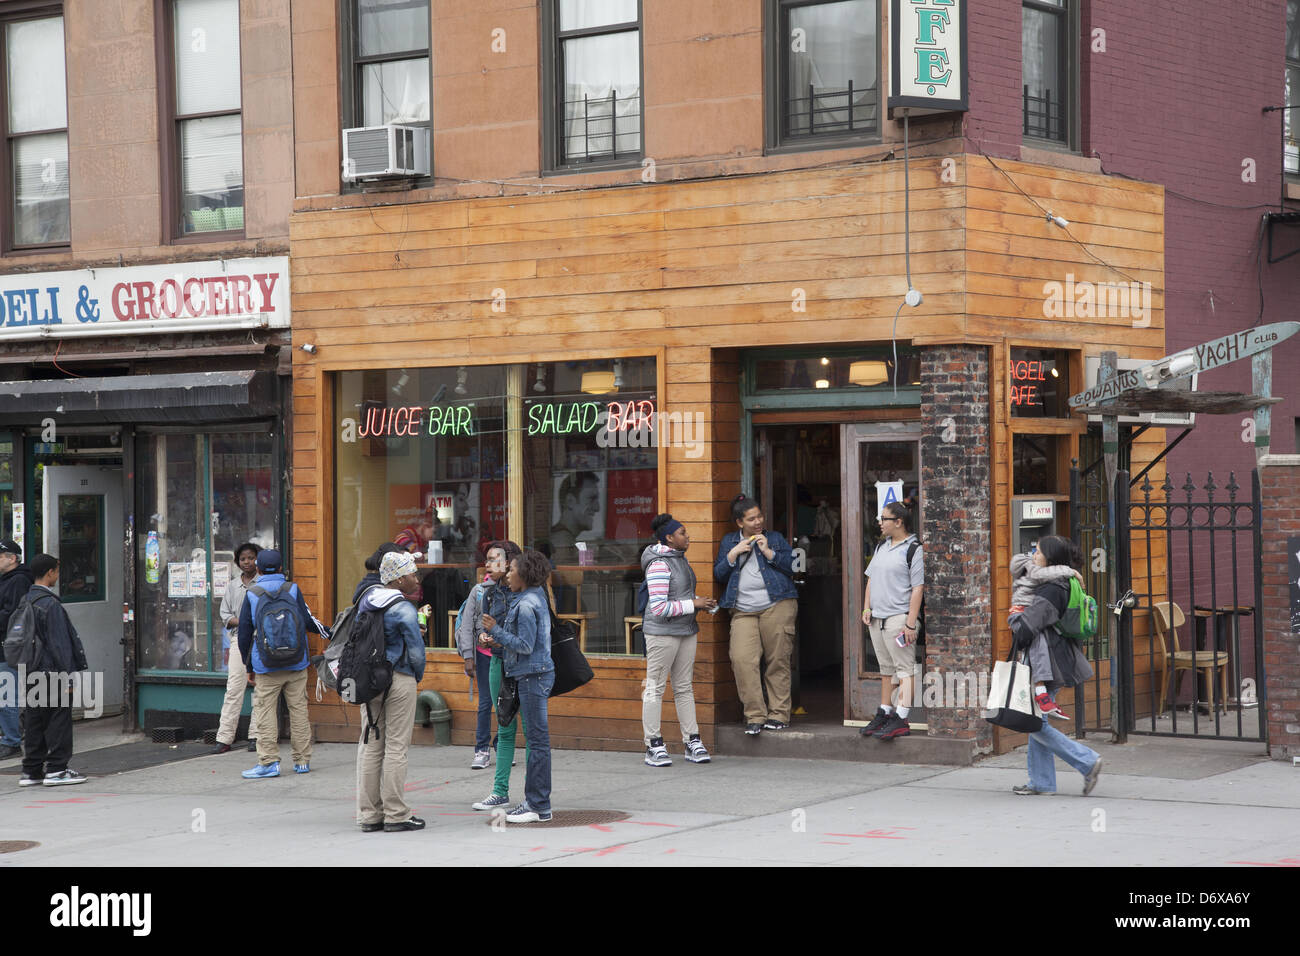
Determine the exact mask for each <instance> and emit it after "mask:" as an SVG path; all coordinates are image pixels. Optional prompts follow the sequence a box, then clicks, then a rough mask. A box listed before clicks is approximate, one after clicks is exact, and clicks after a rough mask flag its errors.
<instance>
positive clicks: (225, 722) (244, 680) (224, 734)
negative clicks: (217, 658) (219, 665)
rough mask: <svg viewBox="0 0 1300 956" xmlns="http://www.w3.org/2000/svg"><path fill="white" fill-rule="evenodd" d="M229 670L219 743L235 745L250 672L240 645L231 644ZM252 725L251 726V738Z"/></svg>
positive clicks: (218, 732) (232, 642) (218, 730)
mask: <svg viewBox="0 0 1300 956" xmlns="http://www.w3.org/2000/svg"><path fill="white" fill-rule="evenodd" d="M229 661H230V663H229V670H228V672H227V674H226V699H225V700H223V701H222V702H221V724H220V725H219V726H218V727H217V743H219V744H233V743H234V742H235V731H236V730H238V729H239V712H240V711H241V710H243V709H244V691H245V690H246V689H247V688H248V671H247V670H246V669H245V668H244V655H242V654H240V653H239V644H238V643H237V642H235V641H231V642H230V658H229ZM252 726H253V725H252V724H251V723H250V724H249V731H250V733H249V736H250V737H252V736H255V735H254V734H252V733H251V731H252Z"/></svg>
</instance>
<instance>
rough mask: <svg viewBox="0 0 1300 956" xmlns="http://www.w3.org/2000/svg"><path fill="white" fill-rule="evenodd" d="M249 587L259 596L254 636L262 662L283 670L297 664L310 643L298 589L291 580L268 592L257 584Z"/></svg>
mask: <svg viewBox="0 0 1300 956" xmlns="http://www.w3.org/2000/svg"><path fill="white" fill-rule="evenodd" d="M248 590H249V593H250V594H256V595H257V596H258V598H259V600H258V602H257V612H256V616H255V618H254V621H253V626H254V628H255V633H254V635H253V637H254V639H255V640H256V641H257V649H258V652H259V653H260V654H261V657H262V665H263V666H264V667H267V668H270V669H271V670H280V669H284V668H287V667H291V666H293V665H294V664H297V663H298V662H299V661H300V660H301V659H302V655H303V651H304V650H305V648H306V642H307V626H306V622H305V621H303V619H302V613H301V612H300V610H299V608H298V593H297V591H296V590H295V589H294V587H293V585H292V584H291V583H290V582H288V581H285V582H284V583H283V584H281V585H280V586H279V587H278V588H276V589H275V590H274V591H267V590H266V589H265V588H263V587H262V586H260V585H257V584H254V585H253V586H252V587H250V588H249V589H248Z"/></svg>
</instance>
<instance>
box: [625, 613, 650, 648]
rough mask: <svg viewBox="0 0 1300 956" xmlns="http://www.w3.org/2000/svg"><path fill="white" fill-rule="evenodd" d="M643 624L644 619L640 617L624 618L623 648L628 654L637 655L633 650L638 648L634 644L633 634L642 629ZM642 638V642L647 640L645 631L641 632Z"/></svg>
mask: <svg viewBox="0 0 1300 956" xmlns="http://www.w3.org/2000/svg"><path fill="white" fill-rule="evenodd" d="M641 624H642V618H640V617H625V618H623V647H624V648H625V650H626V653H628V654H635V653H636V651H635V650H634V649H633V648H635V647H636V645H635V644H634V643H633V642H632V632H633V631H635V630H636V629H637V628H638V627H641ZM641 637H642V640H644V639H645V631H644V630H643V631H642V632H641Z"/></svg>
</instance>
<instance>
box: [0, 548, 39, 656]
mask: <svg viewBox="0 0 1300 956" xmlns="http://www.w3.org/2000/svg"><path fill="white" fill-rule="evenodd" d="M35 583H36V576H35V575H34V574H32V572H31V569H30V568H28V567H27V565H25V564H20V565H18V567H16V568H14V569H13V570H12V571H9V572H8V573H6V574H4V575H2V576H0V641H2V640H4V636H5V634H6V633H8V631H9V617H10V616H11V615H12V614H13V613H14V609H15V608H17V607H18V602H19V601H21V600H22V599H23V598H24V597H26V596H27V592H28V591H30V590H31V588H32V585H33V584H35Z"/></svg>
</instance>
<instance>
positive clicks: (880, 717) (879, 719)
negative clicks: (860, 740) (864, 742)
mask: <svg viewBox="0 0 1300 956" xmlns="http://www.w3.org/2000/svg"><path fill="white" fill-rule="evenodd" d="M888 719H889V715H888V714H887V713H885V708H883V707H877V708H876V716H874V717H872V718H871V723H869V724H867V726H865V727H859V728H858V733H859V734H861V735H862V736H863V737H872V736H875V733H876V731H877V730H879V729H880V728H881V727H883V726H885V721H887V720H888Z"/></svg>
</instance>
